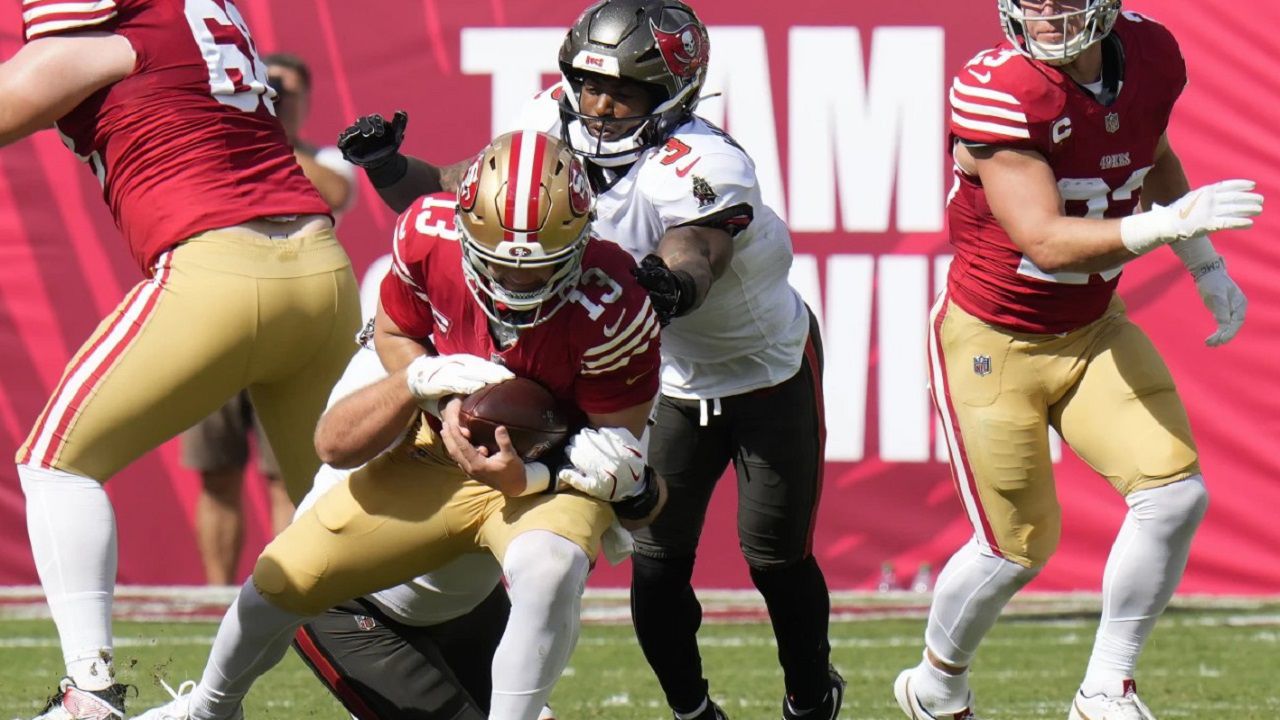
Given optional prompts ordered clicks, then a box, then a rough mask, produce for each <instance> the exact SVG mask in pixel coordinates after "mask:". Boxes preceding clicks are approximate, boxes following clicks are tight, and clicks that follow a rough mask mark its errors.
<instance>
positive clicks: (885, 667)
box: [0, 605, 1280, 720]
mask: <svg viewBox="0 0 1280 720" xmlns="http://www.w3.org/2000/svg"><path fill="white" fill-rule="evenodd" d="M922 625H923V623H922V621H920V620H881V621H869V622H852V623H836V624H834V625H833V626H832V644H833V659H834V661H835V663H836V666H837V667H838V668H840V669H841V670H842V671H843V673H844V676H845V677H846V678H847V679H848V680H849V695H848V697H847V699H846V701H845V708H844V712H843V713H842V714H841V717H844V718H849V719H853V718H857V719H859V720H862V719H885V720H889V719H898V720H900V718H901V716H900V714H899V713H898V711H897V709H896V706H895V705H894V704H893V699H892V690H891V686H892V682H893V678H894V676H895V674H896V673H897V672H898V670H899V669H900V668H902V667H905V666H907V665H909V664H914V663H915V662H916V661H917V660H918V659H919V653H920V635H921V630H922ZM1093 630H1094V618H1093V617H1092V616H1090V615H1089V614H1080V615H1063V616H1058V617H1035V618H1022V617H1015V618H1008V619H1006V620H1004V621H1002V622H1001V623H1000V624H999V625H998V626H997V628H996V629H995V630H994V631H993V632H992V634H991V636H990V637H989V638H988V641H987V643H986V645H985V646H984V649H983V653H982V655H981V656H980V658H979V662H978V664H977V665H976V666H975V672H974V676H973V684H974V690H975V691H976V692H977V695H978V698H979V710H980V711H981V713H982V716H983V717H984V718H988V719H990V718H995V719H1008V720H1015V719H1016V720H1022V719H1026V718H1056V719H1059V720H1061V719H1062V718H1065V717H1066V713H1067V705H1068V702H1069V700H1070V698H1071V695H1072V693H1073V692H1074V690H1075V687H1076V685H1077V683H1078V682H1079V679H1080V675H1081V673H1082V672H1083V669H1084V664H1085V661H1086V659H1087V657H1088V653H1089V647H1090V644H1091V641H1092V636H1093ZM116 631H117V635H118V637H119V638H121V646H120V647H119V648H118V649H117V663H118V665H119V667H120V668H121V677H122V680H124V681H125V682H129V683H133V684H135V685H137V686H138V692H139V695H138V697H137V698H135V699H131V701H130V707H131V708H132V709H133V710H135V711H138V710H141V709H143V708H146V707H150V706H151V705H153V704H155V703H157V702H159V701H161V700H163V699H165V697H166V696H165V695H164V691H163V690H162V689H161V688H160V686H159V684H158V682H157V681H156V678H157V677H163V678H165V679H166V680H168V681H169V682H170V683H171V684H175V685H176V683H177V682H178V681H180V680H183V679H187V678H190V677H193V676H195V675H197V674H198V673H199V671H200V669H201V667H202V666H203V663H204V658H205V655H206V653H207V652H208V649H209V640H210V638H211V636H212V633H213V631H214V627H213V626H212V625H210V624H207V623H189V624H160V623H123V622H122V623H118V624H117V626H116ZM53 638H54V633H53V627H52V624H51V623H50V622H48V621H46V620H34V621H19V620H5V621H0V718H11V717H30V716H31V715H33V714H34V713H35V712H36V711H37V710H39V708H40V705H41V702H42V700H43V697H44V696H45V695H46V694H47V692H48V690H49V689H50V687H51V683H52V681H54V680H56V678H57V675H58V672H59V666H60V663H59V662H58V651H57V649H56V647H55V645H54V643H53ZM701 638H702V643H703V656H704V660H705V665H706V669H707V674H708V677H709V678H710V680H711V685H712V692H713V694H714V696H715V698H716V699H717V700H719V701H720V702H721V704H722V705H723V706H724V707H725V709H726V710H727V711H728V712H729V714H730V716H731V717H733V718H735V719H739V720H754V719H756V718H762V719H763V718H777V717H779V711H778V707H779V701H780V698H781V695H782V678H781V673H780V671H779V670H778V669H777V662H776V660H775V652H776V650H775V648H774V646H773V642H772V638H771V634H770V631H769V628H768V626H767V625H763V624H751V625H713V626H708V627H705V628H704V629H703V631H702V634H701ZM1277 671H1280V606H1275V605H1269V606H1265V607H1262V608H1260V609H1253V610H1250V611H1247V612H1241V611H1216V612H1215V611H1205V610H1195V611H1175V612H1171V613H1170V614H1169V615H1168V616H1166V618H1165V620H1164V621H1163V622H1162V624H1161V626H1160V628H1159V630H1158V631H1157V633H1156V634H1155V637H1154V638H1153V640H1152V642H1151V645H1150V646H1149V648H1148V650H1147V652H1146V654H1145V655H1144V657H1143V661H1142V665H1141V667H1140V673H1139V674H1140V679H1141V682H1142V693H1143V698H1144V699H1145V700H1146V702H1147V703H1148V704H1149V705H1150V706H1151V707H1152V709H1153V710H1154V711H1155V712H1156V713H1157V714H1158V716H1159V717H1160V718H1161V719H1162V720H1168V719H1169V718H1193V717H1194V718H1205V717H1210V718H1230V719H1231V720H1246V719H1248V718H1268V719H1270V718H1273V717H1276V715H1277V713H1280V685H1278V684H1277V681H1276V674H1277ZM552 704H553V706H554V707H555V709H556V712H557V715H558V716H559V717H560V718H561V719H562V720H581V719H585V718H619V719H622V720H626V719H632V720H640V719H645V720H659V719H664V718H669V717H670V716H669V714H668V713H667V711H666V709H665V707H664V705H663V703H662V700H661V697H660V694H659V691H658V686H657V683H656V682H655V681H654V679H653V678H652V676H651V674H650V673H649V669H648V667H647V666H646V665H645V663H644V659H643V657H642V656H641V654H640V650H639V648H638V647H637V646H636V644H635V641H634V639H633V637H632V635H631V630H630V628H629V627H627V626H588V627H586V628H584V630H583V633H582V640H581V643H580V644H579V646H578V650H577V652H576V654H575V655H574V658H573V663H572V666H571V668H570V670H569V671H568V672H567V673H566V675H565V677H564V678H563V679H562V680H561V682H560V684H559V686H558V687H557V688H556V692H555V695H554V696H553V698H552ZM246 716H247V717H248V718H250V720H254V718H298V717H319V718H333V719H334V720H341V719H342V718H343V717H344V715H343V714H342V712H341V709H340V708H339V706H338V705H337V703H336V702H334V701H333V700H332V699H331V698H330V697H329V696H328V695H327V694H326V693H325V692H324V691H323V690H321V689H320V686H319V685H318V684H317V683H316V681H315V680H314V678H313V677H312V676H311V673H310V671H309V670H307V669H306V668H305V667H304V666H303V665H302V664H301V663H300V662H299V661H298V660H297V659H296V658H295V657H293V656H292V655H290V656H289V657H288V658H287V659H286V661H285V662H284V663H283V664H282V665H281V666H280V667H278V668H276V669H275V670H274V671H273V672H272V673H271V674H269V675H268V676H267V677H265V678H264V679H263V680H261V681H259V684H258V685H257V686H256V687H255V689H254V691H253V692H252V693H251V694H250V695H249V698H248V701H247V704H246Z"/></svg>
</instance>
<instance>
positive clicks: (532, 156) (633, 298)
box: [140, 131, 663, 720]
mask: <svg viewBox="0 0 1280 720" xmlns="http://www.w3.org/2000/svg"><path fill="white" fill-rule="evenodd" d="M591 206H592V193H591V189H590V187H589V185H588V183H587V179H586V175H585V170H584V169H583V168H582V163H581V162H580V161H579V160H578V159H577V158H576V157H574V155H573V154H572V153H571V152H570V151H569V150H568V149H567V148H566V147H564V146H563V145H562V144H561V143H560V142H559V141H557V140H555V139H554V138H552V137H550V136H548V135H545V134H542V133H537V132H533V131H527V132H521V133H511V134H508V135H504V136H502V137H499V138H497V139H496V140H494V141H493V143H492V144H490V145H489V146H488V147H486V148H485V149H484V151H483V152H481V153H480V155H478V156H477V157H476V158H475V160H474V161H473V162H472V164H471V166H470V169H469V171H468V173H467V175H466V182H464V184H463V186H462V188H461V189H460V190H459V192H458V196H457V204H456V205H444V206H443V207H442V204H441V203H440V202H439V201H438V200H437V199H434V198H425V199H423V200H422V201H421V202H419V203H415V204H414V205H413V206H412V207H411V208H410V209H409V210H407V211H406V212H405V213H404V214H403V215H402V216H401V217H400V219H399V221H398V222H397V223H396V239H395V264H394V268H393V271H392V272H391V273H389V274H388V275H387V277H386V279H385V280H384V281H383V284H382V293H381V304H380V307H379V311H378V315H377V318H376V321H375V331H374V344H375V348H376V349H377V351H378V355H379V357H380V358H381V360H382V363H383V365H384V367H385V368H386V369H387V371H388V372H389V373H390V375H389V376H388V377H387V378H386V379H384V380H381V381H378V382H376V383H374V384H372V385H368V386H366V387H362V388H360V389H359V390H356V391H354V392H352V393H351V394H349V395H347V396H346V397H345V398H343V399H342V400H340V401H338V402H337V403H336V404H334V405H333V407H331V408H330V409H329V410H328V411H327V412H326V413H325V414H324V415H323V416H322V418H321V421H320V424H319V426H318V427H317V429H316V448H317V450H318V452H319V454H320V457H321V458H322V459H323V460H324V461H325V462H326V463H328V464H329V465H332V466H334V467H339V468H349V467H357V466H360V465H363V467H361V468H360V469H358V470H356V471H355V472H353V473H352V474H351V475H350V476H349V477H347V478H344V479H342V480H340V481H339V482H338V483H337V484H336V485H335V486H334V487H333V488H332V489H330V490H329V491H328V492H326V493H324V494H323V495H322V496H321V497H320V498H319V499H318V500H316V502H315V504H314V505H313V506H312V507H311V508H310V509H308V510H306V511H305V512H303V513H301V514H300V515H299V516H298V517H297V518H295V520H294V522H293V524H292V525H290V526H289V527H288V528H286V529H285V530H284V532H283V533H281V534H280V535H279V536H277V537H276V539H275V540H273V541H272V542H271V544H270V545H268V546H267V548H266V550H264V551H263V553H262V555H261V557H260V558H259V559H258V563H257V565H256V567H255V568H254V572H253V577H252V578H251V579H250V580H249V581H248V582H246V583H245V585H244V588H243V589H242V590H241V593H240V596H239V597H238V598H237V600H236V602H235V604H233V606H232V607H231V609H230V610H229V611H228V612H227V615H226V617H225V619H224V620H223V623H222V625H221V627H220V628H219V630H218V636H217V638H216V639H215V640H214V645H213V649H212V651H211V653H210V656H209V661H208V664H207V666H206V668H205V671H204V675H203V677H202V679H201V681H200V682H199V684H194V683H193V684H191V685H189V686H188V687H190V688H191V689H190V692H182V691H181V690H180V691H179V693H176V694H175V697H174V699H173V701H171V702H170V703H167V704H166V705H164V706H161V707H159V708H155V709H153V710H151V711H148V712H147V713H145V714H143V715H142V716H140V717H141V719H142V720H175V719H176V720H187V718H191V719H192V720H227V719H231V718H239V717H241V716H242V710H241V701H242V699H243V698H244V696H245V694H246V693H247V692H248V690H249V688H250V686H251V685H252V684H253V682H254V681H255V680H256V679H257V678H258V677H259V676H261V675H262V673H264V672H266V671H267V670H268V669H270V668H271V667H272V666H273V665H275V663H276V662H278V661H279V660H280V657H281V655H282V654H283V653H284V652H285V651H286V650H287V649H288V647H289V644H290V641H291V640H292V639H293V633H294V630H295V629H296V628H297V627H298V626H300V625H301V624H302V623H303V622H305V621H306V620H307V618H309V617H312V616H316V615H318V614H320V613H322V612H324V611H325V610H327V609H328V608H330V607H333V606H334V605H336V604H338V603H340V602H342V601H344V600H349V599H351V598H354V597H358V596H362V595H366V594H368V593H371V592H375V591H377V590H380V589H383V588H388V587H391V586H394V585H398V584H401V583H404V582H406V581H408V580H411V579H412V578H415V577H418V576H420V575H422V574H423V573H425V572H429V571H431V570H434V569H437V568H440V567H443V566H444V565H445V564H446V563H449V562H451V561H453V560H456V559H458V558H459V557H462V556H464V555H466V554H468V553H474V552H489V553H491V554H492V555H493V556H494V557H495V558H497V560H498V561H499V562H500V563H501V564H502V568H503V572H504V574H505V575H506V578H507V582H508V584H509V586H510V588H511V599H512V604H511V618H510V622H508V624H507V629H506V632H505V633H504V634H503V637H502V641H501V644H500V645H499V647H498V649H497V651H496V653H495V655H494V661H493V688H492V695H491V699H490V703H489V717H490V718H495V719H500V720H535V719H536V718H537V717H538V715H539V713H540V711H541V710H542V708H543V706H544V704H545V703H546V700H547V698H548V697H549V696H550V694H551V690H552V689H553V688H554V686H555V683H556V680H558V679H559V677H560V674H561V673H562V672H563V670H564V668H565V667H566V666H567V664H568V662H569V657H570V654H571V652H572V650H573V647H574V644H575V643H576V642H577V636H578V625H579V622H580V620H579V614H580V608H579V605H580V600H581V596H582V591H583V588H584V585H585V583H586V578H587V573H588V571H589V570H590V566H591V564H592V562H593V561H594V560H595V558H596V557H597V555H598V553H599V552H600V550H601V549H602V547H603V548H604V549H606V550H608V549H609V546H608V545H607V544H606V541H605V538H606V533H609V532H610V529H611V527H612V525H613V524H614V523H615V522H616V520H617V518H621V519H623V520H630V521H632V522H634V523H636V524H637V525H639V524H644V523H647V522H649V521H651V520H652V518H653V516H654V515H656V514H657V512H658V511H659V510H660V509H661V505H662V497H663V495H662V492H661V481H660V480H658V479H656V478H657V476H655V475H653V474H652V473H651V472H649V471H648V468H647V466H646V464H645V446H646V442H645V439H644V436H645V423H646V420H647V418H648V414H649V410H650V408H651V407H652V404H653V398H654V395H655V394H656V392H657V389H658V378H657V370H658V364H659V344H658V327H659V326H658V318H657V316H656V315H655V314H654V311H653V308H652V306H651V304H650V301H649V298H648V296H647V295H646V294H645V292H644V290H643V288H641V287H640V286H639V285H637V284H636V283H635V281H634V279H633V278H632V277H631V273H630V271H631V269H632V268H633V267H634V265H635V263H634V261H632V260H631V258H630V256H628V255H627V254H626V253H625V252H624V251H623V250H622V249H621V248H619V247H618V246H617V245H615V244H613V243H610V242H606V241H603V240H599V239H597V238H595V237H593V236H592V235H591V221H590V216H591ZM455 210H456V218H455ZM455 233H456V237H457V238H458V239H457V240H454V239H451V238H450V236H451V235H455ZM515 375H519V376H521V377H526V378H531V379H533V380H536V381H537V382H539V383H541V384H542V385H543V386H545V387H546V388H547V389H549V390H550V391H551V392H552V394H553V395H555V396H556V397H557V399H559V400H560V401H562V402H563V403H566V404H571V405H572V406H575V407H577V408H578V409H580V410H581V411H582V412H583V413H584V414H585V416H586V421H587V427H586V428H584V429H582V430H580V431H579V432H578V433H577V434H575V435H574V436H573V437H572V438H571V440H570V442H569V444H568V447H567V450H566V452H565V458H566V459H567V464H566V465H563V466H560V465H556V466H555V467H556V470H557V471H556V472H553V471H552V470H551V468H550V467H549V466H548V464H543V463H540V462H524V461H523V460H522V459H521V458H520V456H519V455H517V454H516V452H515V450H514V448H513V446H512V445H511V442H510V438H509V437H508V436H507V434H506V430H505V429H502V428H500V429H499V430H498V431H497V432H496V435H497V441H498V451H497V452H494V453H489V452H481V451H480V450H478V449H477V448H476V447H474V446H472V445H471V443H470V441H469V439H468V436H467V434H466V433H465V432H464V431H463V430H462V428H460V427H459V425H458V411H459V407H460V405H461V400H460V399H459V396H462V395H466V394H468V393H472V392H475V391H477V390H479V389H480V388H482V387H484V386H486V385H489V384H492V383H499V382H503V381H504V380H508V379H510V378H512V377H513V376H515ZM406 428H409V430H408V432H406ZM402 437H403V438H404V439H403V440H401V441H399V442H398V443H397V439H398V438H402ZM393 444H394V447H393V448H392V449H391V450H386V448H387V447H388V446H389V445H393ZM365 463H367V464H365ZM557 481H558V485H557ZM615 515H616V518H615ZM184 685H185V684H184Z"/></svg>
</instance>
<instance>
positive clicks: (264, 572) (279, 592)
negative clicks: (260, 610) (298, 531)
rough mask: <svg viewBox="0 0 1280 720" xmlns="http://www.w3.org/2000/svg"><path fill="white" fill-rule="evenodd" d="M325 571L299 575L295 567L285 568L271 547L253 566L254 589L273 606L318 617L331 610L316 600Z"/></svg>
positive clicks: (324, 600)
mask: <svg viewBox="0 0 1280 720" xmlns="http://www.w3.org/2000/svg"><path fill="white" fill-rule="evenodd" d="M324 570H325V568H323V567H320V568H312V569H310V570H306V571H303V572H299V568H298V567H296V563H294V564H291V565H288V566H286V564H285V563H283V562H281V561H280V559H279V558H277V557H275V554H274V553H273V552H272V546H270V545H268V546H267V549H266V550H264V551H262V554H261V555H259V556H258V562H257V563H256V564H255V565H254V566H253V577H252V581H253V586H254V587H255V588H257V589H258V592H259V593H260V594H261V595H262V597H264V598H266V599H267V600H268V601H269V602H270V603H271V604H272V605H274V606H276V607H277V608H280V609H281V610H285V611H288V612H291V613H295V614H298V615H305V616H307V617H310V616H312V615H319V614H320V613H322V612H324V611H325V610H328V609H329V606H330V605H331V603H329V602H328V601H327V600H326V599H324V598H318V597H316V593H315V592H314V590H315V589H316V587H317V586H318V585H319V584H320V581H321V579H322V578H323V577H324Z"/></svg>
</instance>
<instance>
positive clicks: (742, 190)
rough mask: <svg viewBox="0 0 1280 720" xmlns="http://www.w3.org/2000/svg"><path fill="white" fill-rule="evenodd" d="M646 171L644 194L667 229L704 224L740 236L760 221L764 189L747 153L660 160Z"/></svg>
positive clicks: (694, 154)
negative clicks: (756, 217) (757, 209)
mask: <svg viewBox="0 0 1280 720" xmlns="http://www.w3.org/2000/svg"><path fill="white" fill-rule="evenodd" d="M667 157H671V156H670V155H668V156H667ZM646 170H649V172H648V173H646V177H645V178H644V179H643V180H642V182H643V183H644V184H645V186H646V187H645V189H644V192H645V193H646V194H647V195H648V196H649V198H650V199H651V201H652V202H653V205H654V208H655V209H656V210H657V211H658V217H659V218H661V220H662V226H663V227H664V228H672V227H676V226H679V225H698V226H704V227H714V228H719V229H722V230H725V231H727V232H728V233H729V234H730V235H737V234H738V233H739V232H741V231H742V230H745V229H746V228H747V226H748V225H750V224H751V221H752V220H753V219H754V212H755V210H754V208H755V205H756V204H757V203H758V202H760V189H759V186H758V183H757V180H756V173H755V167H754V166H752V164H751V160H750V159H749V158H748V157H747V156H746V154H744V153H741V152H731V151H729V150H727V149H723V150H722V149H716V150H713V151H710V152H707V153H698V152H697V151H693V152H690V153H689V154H688V155H687V156H685V157H682V158H680V159H678V160H676V161H675V162H671V163H666V162H665V158H664V159H663V160H659V161H658V163H657V164H655V165H653V166H652V167H650V168H646Z"/></svg>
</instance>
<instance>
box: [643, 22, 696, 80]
mask: <svg viewBox="0 0 1280 720" xmlns="http://www.w3.org/2000/svg"><path fill="white" fill-rule="evenodd" d="M649 29H650V30H651V31H652V32H653V39H654V42H656V43H657V44H658V50H659V51H661V52H662V60H663V62H665V63H666V64H667V69H668V70H670V71H671V74H672V75H675V76H676V77H681V78H686V79H688V78H691V77H693V76H694V75H695V74H697V72H698V71H699V70H701V69H702V68H703V66H705V65H706V64H707V38H706V37H705V36H704V35H703V34H702V30H701V28H699V27H698V26H697V25H696V24H694V23H688V24H686V25H684V26H682V27H681V28H680V29H678V30H676V31H675V32H667V31H666V30H662V29H661V28H659V27H658V26H657V25H654V24H653V21H652V20H650V21H649Z"/></svg>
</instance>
